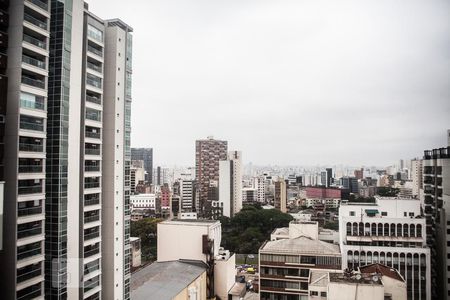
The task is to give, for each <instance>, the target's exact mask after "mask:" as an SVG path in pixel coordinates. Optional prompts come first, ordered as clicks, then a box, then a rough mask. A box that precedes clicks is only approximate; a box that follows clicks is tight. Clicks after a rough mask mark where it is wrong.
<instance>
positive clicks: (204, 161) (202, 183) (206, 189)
mask: <svg viewBox="0 0 450 300" xmlns="http://www.w3.org/2000/svg"><path fill="white" fill-rule="evenodd" d="M227 149H228V142H227V141H220V140H215V139H214V138H213V137H208V139H206V140H198V141H196V142H195V177H196V181H197V186H198V190H197V192H198V201H199V207H198V213H199V214H200V215H207V214H209V213H210V211H211V207H212V203H211V201H212V200H213V199H211V197H212V196H214V195H215V194H216V193H215V192H214V191H213V189H217V181H218V180H219V161H220V160H226V159H227ZM215 186H216V187H215Z"/></svg>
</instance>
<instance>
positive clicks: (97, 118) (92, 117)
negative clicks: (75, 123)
mask: <svg viewBox="0 0 450 300" xmlns="http://www.w3.org/2000/svg"><path fill="white" fill-rule="evenodd" d="M86 119H88V120H92V121H98V122H101V121H102V116H101V114H97V113H88V112H86Z"/></svg>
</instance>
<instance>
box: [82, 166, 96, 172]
mask: <svg viewBox="0 0 450 300" xmlns="http://www.w3.org/2000/svg"><path fill="white" fill-rule="evenodd" d="M84 171H86V172H99V171H100V166H85V167H84Z"/></svg>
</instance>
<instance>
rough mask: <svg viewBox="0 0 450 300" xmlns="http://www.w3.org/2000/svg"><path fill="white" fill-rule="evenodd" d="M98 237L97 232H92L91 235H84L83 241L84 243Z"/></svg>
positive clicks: (98, 233)
mask: <svg viewBox="0 0 450 300" xmlns="http://www.w3.org/2000/svg"><path fill="white" fill-rule="evenodd" d="M99 236H100V232H98V231H97V232H92V233H87V234H85V235H84V240H85V241H87V240H92V239H95V238H98V237H99Z"/></svg>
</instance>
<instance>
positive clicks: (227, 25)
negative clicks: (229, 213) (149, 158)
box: [90, 1, 450, 166]
mask: <svg viewBox="0 0 450 300" xmlns="http://www.w3.org/2000/svg"><path fill="white" fill-rule="evenodd" d="M90 2H91V3H90V5H91V7H92V8H93V9H94V10H95V11H97V12H99V15H100V16H101V17H103V16H108V15H119V14H120V15H121V16H122V17H123V19H124V20H125V21H129V22H130V21H131V20H132V21H133V24H136V25H135V26H134V28H135V35H136V37H137V38H136V44H135V56H134V61H135V70H134V74H135V78H136V80H135V81H134V82H133V83H134V86H133V94H134V95H135V96H136V99H137V101H135V102H134V103H133V114H132V126H133V134H132V135H133V136H132V141H133V147H153V148H154V151H155V162H156V164H159V165H174V164H176V165H193V163H194V153H195V149H194V148H195V147H194V141H195V140H197V139H201V138H206V137H207V136H209V135H213V136H214V137H215V138H217V139H222V140H228V141H229V142H230V145H229V146H230V149H240V150H241V151H242V152H243V161H244V162H249V161H252V162H253V163H254V164H257V165H264V164H277V165H288V164H295V165H306V164H321V165H327V164H336V163H342V164H348V165H356V166H357V165H381V166H382V165H387V164H390V163H392V161H395V160H397V159H398V158H402V157H403V158H413V157H420V156H421V155H422V151H423V148H424V147H425V148H426V147H440V145H442V138H441V137H442V133H443V132H445V130H446V129H447V128H449V127H450V122H449V121H448V115H449V113H450V103H449V101H448V97H449V94H450V92H449V91H450V88H449V82H450V78H449V72H448V69H449V68H448V66H449V63H448V55H447V53H448V44H449V43H448V40H449V38H448V37H449V36H450V34H449V33H450V25H449V24H448V22H447V20H448V19H449V13H448V12H449V11H450V9H448V8H449V3H448V2H445V1H432V2H422V1H411V2H408V6H406V7H405V6H404V5H403V4H404V3H403V2H400V1H376V2H371V3H365V2H364V3H362V2H359V1H344V2H340V3H339V4H337V3H331V2H327V1H319V2H317V1H314V2H311V1H303V2H297V1H295V2H294V1H277V2H267V1H245V2H242V1H226V2H224V1H221V2H218V1H208V2H204V1H187V2H184V3H179V2H177V1H151V2H149V1H134V2H133V5H132V6H125V7H124V6H123V5H121V2H119V1H108V2H106V1H90ZM214 111H218V112H220V113H213V112H214ZM168 114H169V115H170V118H167V115H168ZM149 128H158V130H152V131H151V132H149V130H148V129H149ZM181 133H182V134H181ZM387 145H388V147H387ZM174 149H176V151H175V150H174Z"/></svg>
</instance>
